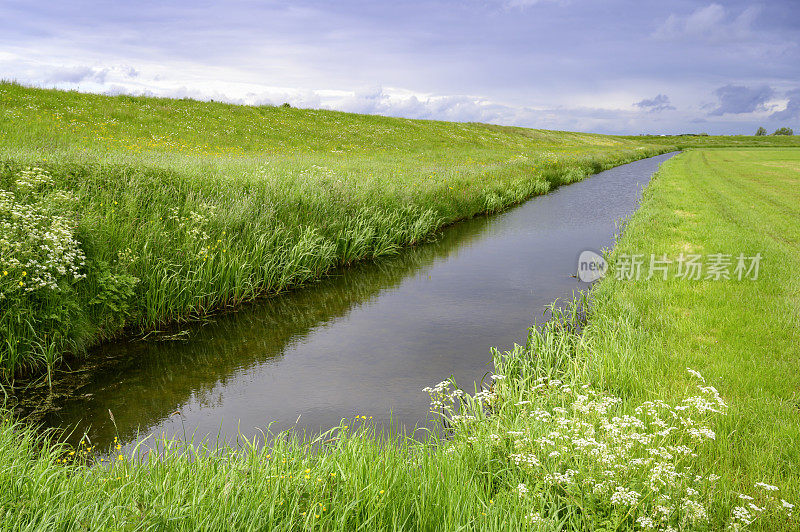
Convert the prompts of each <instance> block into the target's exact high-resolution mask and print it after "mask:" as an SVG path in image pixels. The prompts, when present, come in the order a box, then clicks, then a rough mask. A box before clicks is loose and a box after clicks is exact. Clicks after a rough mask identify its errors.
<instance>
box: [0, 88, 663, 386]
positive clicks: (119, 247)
mask: <svg viewBox="0 0 800 532" xmlns="http://www.w3.org/2000/svg"><path fill="white" fill-rule="evenodd" d="M0 101H1V102H2V105H0V189H2V190H5V191H10V192H11V193H12V200H9V201H10V202H11V203H8V201H7V202H6V204H5V207H2V208H0V218H2V217H3V216H9V215H8V212H5V213H4V212H2V211H4V210H6V209H9V212H10V209H11V208H12V206H13V204H14V202H17V205H18V206H19V205H22V211H25V212H37V213H40V214H41V213H43V214H44V217H45V219H48V217H52V216H54V215H58V216H61V217H62V218H63V224H62V225H64V226H69V227H70V228H71V229H70V231H72V232H73V233H74V235H73V236H74V237H75V238H76V239H77V241H78V242H79V243H80V248H81V249H82V251H83V252H84V253H85V254H86V265H85V267H81V272H82V273H85V274H86V275H87V277H86V278H85V279H82V280H80V281H78V282H75V283H70V282H67V281H68V279H65V278H64V276H63V275H62V276H60V278H59V280H58V286H59V287H60V289H59V291H57V292H56V291H48V290H47V289H37V290H33V291H25V290H26V289H27V288H30V287H31V284H32V282H33V279H32V278H33V277H35V276H34V275H30V274H29V272H28V271H27V270H30V269H31V267H28V268H26V267H25V266H24V264H22V265H20V264H12V263H10V262H9V261H8V260H5V262H3V264H1V265H0V266H2V267H3V269H4V271H7V272H8V274H7V275H4V276H0V287H2V293H3V295H4V296H8V297H6V298H5V299H0V330H2V331H3V333H4V337H5V338H6V341H5V342H3V343H2V344H0V370H2V371H3V373H4V374H5V378H8V377H9V376H10V375H13V373H14V372H15V371H17V372H18V371H20V370H26V369H27V370H39V369H41V368H43V367H45V366H47V367H51V366H53V365H54V364H55V363H57V361H58V359H59V357H60V354H61V353H62V352H64V351H73V352H77V353H79V352H81V351H82V350H83V349H84V348H85V347H86V346H88V345H90V344H92V343H94V342H97V341H99V340H102V339H103V338H108V337H111V336H114V335H116V334H119V332H120V331H121V330H122V328H123V327H126V326H127V327H130V328H132V329H133V330H136V329H149V328H153V327H156V326H158V325H160V324H163V323H165V322H170V321H176V320H183V319H187V318H191V317H193V316H196V315H199V314H203V313H206V312H208V311H211V310H213V309H215V308H218V307H221V306H229V305H235V304H236V303H238V302H240V301H243V300H247V299H251V298H253V297H256V296H258V295H261V294H265V293H266V294H268V293H274V292H277V291H280V290H283V289H286V288H288V287H293V286H297V285H300V284H303V283H305V282H308V281H311V280H313V279H316V278H318V277H319V276H321V275H323V274H324V272H326V271H327V270H328V269H330V268H331V267H334V266H336V265H338V264H343V263H349V262H351V261H354V260H359V259H363V258H368V257H377V256H382V255H387V254H392V253H395V252H396V251H397V250H398V249H399V248H400V247H402V246H405V245H409V244H414V243H416V242H419V241H420V240H424V239H425V238H428V237H429V236H430V235H431V234H432V233H433V232H435V231H436V230H437V229H438V228H439V227H441V226H442V225H443V224H447V223H452V222H454V221H457V220H459V219H462V218H465V217H469V216H473V215H475V214H478V213H484V212H494V211H497V210H500V209H503V208H505V207H507V206H509V205H511V204H513V203H517V202H519V201H522V200H524V199H525V198H527V197H529V196H531V195H534V194H541V193H545V192H547V191H548V190H550V189H552V188H553V187H556V186H559V185H561V184H564V183H569V182H573V181H576V180H579V179H582V178H583V177H585V176H586V175H588V174H590V173H593V172H597V171H599V170H602V169H605V168H608V167H610V166H614V165H617V164H621V163H624V162H627V161H630V160H634V159H637V158H641V157H644V156H646V155H653V154H655V153H658V152H661V151H665V150H667V149H668V147H666V146H661V145H659V146H651V145H648V144H646V143H642V142H640V141H639V140H626V139H620V138H616V137H607V136H602V135H590V134H580V133H567V132H554V131H541V130H531V129H522V128H508V127H499V126H488V125H482V124H458V123H447V122H433V121H414V120H404V119H396V118H386V117H379V116H364V115H352V114H346V113H338V112H329V111H313V110H297V109H291V108H289V109H287V108H276V107H247V106H234V105H225V104H220V103H213V102H210V103H204V102H197V101H190V100H185V101H184V100H167V99H154V98H133V97H127V96H120V97H106V96H97V95H89V94H80V93H73V92H61V91H45V90H39V89H30V88H24V87H20V86H18V85H13V84H0ZM33 165H36V166H38V167H41V168H43V169H44V171H45V172H43V173H42V172H40V173H39V174H41V175H39V176H38V177H36V179H39V180H43V179H44V180H52V183H50V184H44V185H41V186H39V187H38V188H34V190H32V191H31V190H27V189H25V190H23V189H22V188H21V186H20V184H19V183H20V175H21V174H20V173H21V172H22V171H23V170H24V169H25V168H26V167H29V166H33ZM48 176H49V177H48ZM59 191H60V193H59ZM65 197H66V199H65ZM9 205H11V206H9ZM0 221H2V220H0ZM46 223H47V222H46V221H45V222H42V224H45V225H46ZM42 224H40V225H42ZM72 228H74V230H73V229H72ZM40 229H41V231H38V232H37V231H34V230H31V229H30V228H24V229H20V230H19V231H18V234H17V235H15V236H13V237H9V239H7V240H6V241H3V242H0V247H2V248H3V255H2V256H3V257H4V259H8V258H9V257H12V258H13V257H14V255H15V253H16V254H17V255H20V254H21V253H22V252H21V251H19V249H17V250H16V251H13V252H10V251H9V249H12V248H13V247H14V246H17V247H18V248H19V243H20V242H23V244H22V247H23V248H25V249H23V251H25V252H27V253H29V255H31V254H32V255H33V258H31V257H30V256H29V257H27V258H25V259H24V260H22V259H20V260H21V261H22V262H23V263H25V261H28V260H37V261H38V262H39V263H48V260H45V259H42V258H41V257H40V256H37V253H38V251H37V250H40V249H42V247H43V246H42V242H43V238H44V237H43V236H41V235H39V233H41V234H44V233H46V229H47V228H46V227H41V228H40ZM31 235H34V236H31ZM36 235H39V236H36ZM26 246H27V247H26ZM59 246H60V244H57V245H56V247H59ZM51 247H52V246H51ZM26 250H27V251H26ZM50 262H52V261H50ZM51 269H52V268H51Z"/></svg>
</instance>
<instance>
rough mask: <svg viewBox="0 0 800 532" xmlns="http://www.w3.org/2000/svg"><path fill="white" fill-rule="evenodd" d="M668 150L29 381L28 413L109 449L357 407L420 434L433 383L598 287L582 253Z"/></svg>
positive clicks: (459, 372)
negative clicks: (167, 336) (584, 273)
mask: <svg viewBox="0 0 800 532" xmlns="http://www.w3.org/2000/svg"><path fill="white" fill-rule="evenodd" d="M670 156H671V154H667V155H661V156H658V157H653V158H651V159H645V160H641V161H637V162H634V163H630V164H627V165H624V166H620V167H617V168H614V169H611V170H608V171H606V172H602V173H600V174H597V175H595V176H592V177H590V178H589V179H586V180H584V181H582V182H580V183H575V184H573V185H569V186H566V187H562V188H560V189H558V190H556V191H554V192H552V193H550V194H547V195H545V196H540V197H536V198H533V199H531V200H530V201H528V202H526V203H524V204H523V205H520V206H518V207H516V208H514V209H512V210H510V211H507V212H505V213H502V214H499V215H495V216H491V217H478V218H474V219H472V220H469V221H465V222H462V223H459V224H456V225H454V226H451V227H449V228H447V229H446V230H445V231H444V232H443V234H442V235H441V236H440V237H439V238H438V240H437V241H436V242H433V243H430V244H425V245H421V246H417V247H415V248H411V249H408V250H405V251H403V252H402V253H401V254H400V255H398V256H396V257H394V258H391V259H388V260H382V261H380V262H377V263H364V264H358V265H356V266H353V267H350V268H342V269H340V270H337V271H336V272H334V274H333V275H332V276H331V277H329V278H326V279H324V280H322V281H321V282H319V283H317V284H314V285H312V286H310V287H307V288H305V289H302V290H297V291H294V292H289V293H286V294H283V295H280V296H277V297H272V298H269V299H265V300H262V301H259V302H258V303H255V304H252V305H248V306H246V307H245V308H243V309H241V310H240V311H238V312H235V313H230V314H225V315H218V316H215V317H213V318H212V319H210V320H208V321H206V322H204V323H202V324H195V325H192V326H189V327H187V328H186V329H185V331H184V332H183V334H182V335H178V337H177V338H181V339H178V340H172V341H154V340H147V341H127V342H116V343H110V344H107V345H104V346H102V347H100V348H98V349H97V350H96V352H94V353H93V354H92V357H91V360H92V362H91V364H86V365H85V366H83V367H80V368H76V370H75V372H73V373H71V374H68V375H66V376H64V377H62V378H61V380H60V382H58V383H56V385H55V386H54V389H53V393H49V392H46V391H44V390H39V391H36V392H30V391H29V392H26V393H27V397H23V404H22V408H21V410H22V411H23V412H28V413H30V412H31V407H32V405H33V406H35V407H36V410H37V412H36V413H37V418H38V419H39V420H41V421H43V422H44V423H45V425H48V426H60V427H76V428H77V430H76V431H75V433H74V438H76V437H78V436H80V435H82V434H84V433H87V434H88V435H89V437H90V438H91V440H92V441H93V442H95V443H97V444H98V445H99V446H100V447H101V448H102V447H104V446H107V445H108V444H109V443H110V441H111V440H112V439H113V437H114V436H115V435H119V437H120V439H121V440H122V441H123V442H130V441H132V440H134V439H136V438H137V434H138V435H144V434H148V433H156V434H161V433H166V434H167V435H178V436H183V435H184V434H186V435H191V434H195V437H196V438H197V437H200V436H205V435H211V436H212V438H214V439H215V438H216V437H217V436H218V435H221V436H222V437H224V438H227V439H230V438H231V437H234V436H235V435H236V434H237V433H238V432H239V431H241V433H242V434H245V435H253V434H257V433H258V430H257V429H258V428H261V429H265V428H266V427H267V425H269V424H270V423H271V422H272V423H273V425H272V430H273V431H277V430H283V429H287V428H291V427H298V428H302V429H308V430H319V429H325V428H328V427H330V426H332V425H335V424H338V423H339V421H340V420H341V419H342V418H348V417H352V416H354V415H366V416H367V417H369V416H372V417H373V421H376V422H378V423H381V424H386V423H387V422H388V420H389V418H390V416H391V418H392V420H393V421H394V422H395V423H398V424H402V425H403V426H404V427H406V428H407V429H409V430H412V429H413V428H414V427H415V426H417V425H423V424H424V423H425V420H426V418H427V409H428V397H427V395H426V394H424V393H423V392H422V391H421V390H422V388H423V387H425V386H429V385H431V384H435V383H436V382H438V381H440V380H443V379H446V378H448V377H449V376H451V375H452V376H454V377H455V378H456V380H457V381H458V382H459V383H460V384H461V385H462V386H463V387H464V388H465V389H468V390H472V389H474V384H473V383H474V382H475V381H480V380H481V378H482V377H483V376H484V375H485V374H486V373H487V372H488V371H490V369H491V368H490V365H489V362H490V358H489V349H490V348H491V347H492V346H496V347H498V348H501V349H503V348H505V349H507V348H510V347H512V346H513V344H514V343H515V342H518V343H523V342H524V341H525V338H526V330H527V328H528V327H529V326H530V325H531V324H532V323H533V321H534V320H535V319H541V316H542V312H543V310H544V308H545V306H546V305H547V304H549V303H551V302H552V301H553V300H555V299H556V298H564V297H570V296H571V295H572V293H573V291H575V290H581V289H585V288H586V287H587V286H586V285H585V284H584V283H581V282H579V281H578V280H577V279H576V278H575V277H574V274H575V271H576V265H577V258H578V255H579V254H580V253H581V251H584V250H587V249H590V250H594V251H600V250H601V249H602V248H603V247H607V246H611V245H612V243H613V236H614V234H615V233H616V231H617V223H618V222H619V220H621V219H623V218H625V217H627V216H629V215H630V214H631V213H632V212H633V211H634V210H635V208H636V206H637V203H638V199H639V197H640V193H641V189H642V187H643V186H645V185H646V184H647V182H648V181H649V179H650V176H651V175H652V173H653V172H654V171H655V170H656V169H657V167H658V166H659V165H660V164H661V163H662V162H663V161H665V160H666V159H667V158H669V157H670ZM162 340H163V338H162ZM23 395H25V394H23ZM109 411H110V412H112V413H113V418H114V420H113V422H112V420H111V416H110V415H109ZM298 418H299V419H298ZM74 438H73V439H74Z"/></svg>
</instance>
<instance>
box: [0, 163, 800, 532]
mask: <svg viewBox="0 0 800 532" xmlns="http://www.w3.org/2000/svg"><path fill="white" fill-rule="evenodd" d="M798 165H800V151H799V150H697V151H690V152H687V153H684V154H682V155H680V156H678V157H676V158H673V159H671V160H670V161H668V162H667V163H666V164H665V165H664V166H663V167H662V170H661V171H660V172H659V173H658V174H657V176H656V177H655V178H654V179H653V181H652V183H651V185H650V187H649V188H648V189H647V191H646V193H645V197H644V199H643V203H642V207H641V209H640V210H639V211H638V212H637V213H636V214H635V216H634V217H633V218H632V220H631V221H630V223H629V224H628V226H627V228H626V231H625V233H624V236H623V237H622V239H621V241H620V242H619V243H618V245H617V246H616V248H615V250H614V252H613V255H612V256H611V258H610V259H611V260H610V263H611V270H610V275H608V276H607V277H606V278H605V279H604V280H602V281H601V282H600V283H599V284H598V285H596V288H595V290H594V295H593V300H592V303H591V305H590V306H589V307H588V321H587V320H586V319H585V318H586V316H585V315H584V313H583V312H582V311H581V306H576V305H573V306H570V307H568V308H567V309H566V311H563V312H561V311H557V310H556V311H554V313H555V319H553V320H551V321H549V322H548V323H547V324H545V325H543V326H542V327H540V328H532V329H531V331H530V335H529V339H528V343H527V345H526V346H524V347H521V346H517V347H516V348H515V349H514V350H512V351H510V352H507V353H498V352H494V353H493V357H494V366H495V374H494V376H493V377H492V379H491V381H492V383H493V384H492V385H491V386H490V387H488V388H487V389H485V390H482V391H479V392H477V393H475V394H473V395H467V394H464V393H463V392H461V391H459V390H457V389H455V387H454V386H453V384H452V383H450V382H447V381H445V382H442V383H439V384H438V385H436V386H434V387H432V388H430V389H428V390H427V391H428V392H429V393H430V395H431V399H432V408H433V409H434V410H435V411H436V412H439V413H441V414H443V416H444V418H445V419H446V420H447V429H446V435H447V437H446V438H444V439H441V440H435V439H432V440H430V441H427V442H421V443H420V442H409V441H404V440H393V441H388V442H387V441H383V440H382V439H381V437H379V436H376V434H375V433H374V431H373V430H372V428H371V427H370V426H369V420H368V419H355V420H344V421H343V422H342V423H341V425H340V426H339V427H336V428H334V429H333V430H332V431H331V432H330V433H327V434H324V435H322V436H319V437H318V438H316V439H314V440H312V441H301V440H298V439H297V437H293V436H287V437H286V438H279V439H277V440H275V443H274V445H272V446H270V447H269V448H257V447H252V448H251V447H248V445H244V446H243V447H242V448H237V449H230V448H228V449H208V448H207V447H204V446H203V445H202V444H196V445H193V444H189V443H186V442H183V443H180V442H174V441H172V442H161V443H155V442H152V441H151V440H148V441H146V442H144V443H143V444H142V446H141V447H140V451H150V452H149V454H147V455H146V456H147V458H146V459H145V458H143V456H144V455H145V453H140V456H142V458H140V459H132V458H130V457H126V456H114V455H112V457H111V462H110V463H109V462H108V461H107V460H105V459H104V460H103V461H96V460H94V459H93V458H92V456H93V455H94V451H93V450H91V449H89V445H88V444H87V445H83V446H81V447H79V449H69V448H66V447H63V446H57V445H53V444H52V443H50V442H47V441H45V440H43V439H42V437H41V436H35V434H34V433H33V432H32V431H31V430H30V429H28V428H26V427H24V426H23V425H21V424H19V423H17V422H14V421H13V420H10V419H5V420H3V421H2V423H1V424H0V488H2V489H0V508H2V509H3V513H2V514H0V523H2V525H3V526H4V528H7V529H10V530H26V529H27V530H37V529H41V528H46V527H49V528H57V529H64V530H70V529H76V530H77V529H115V530H117V529H120V530H230V529H237V530H297V529H312V530H317V529H318V530H397V529H408V530H557V529H564V530H653V529H655V530H725V529H729V528H733V529H760V530H796V529H797V525H798V522H797V516H796V515H795V514H794V511H793V510H794V508H793V507H792V503H793V502H796V501H797V499H798V497H797V495H798V478H799V477H798V474H797V473H798V471H797V465H796V464H797V463H798V461H797V459H796V452H797V445H798V441H800V439H798V438H797V430H798V429H797V426H796V423H793V420H796V405H795V404H794V400H795V399H794V396H793V393H794V391H795V390H796V389H797V379H798V374H797V372H796V371H794V370H793V369H792V368H795V367H796V361H797V354H798V353H797V346H798V345H800V343H798V342H797V334H798V333H797V330H798V329H797V321H798V306H797V305H798V299H797V293H798V290H797V288H798V285H797V280H796V278H793V272H794V271H797V267H798V266H800V264H798V261H800V253H799V252H798V246H797V243H798V237H800V234H798V229H797V228H796V224H795V223H794V222H795V220H796V219H797V214H798V213H797V209H798V205H800V203H798V201H797V199H798V198H797V187H796V185H797V181H798V179H800V175H799V174H800V166H798ZM681 252H683V253H684V254H690V253H691V254H699V255H703V256H704V255H705V254H710V253H719V254H723V255H728V254H729V255H732V256H738V255H739V254H740V253H741V254H745V255H747V256H753V255H755V254H757V253H761V255H762V256H763V258H762V261H763V262H762V263H761V269H760V272H759V276H758V278H757V279H751V278H748V277H747V276H745V278H743V279H742V280H739V279H738V278H736V275H735V274H734V278H733V279H720V280H713V279H705V274H704V275H703V276H702V277H701V279H698V280H694V279H685V278H683V279H677V278H675V276H674V275H673V274H674V273H676V272H675V271H674V270H669V268H676V267H677V264H675V263H673V264H671V265H668V270H667V272H666V273H667V275H666V276H667V279H666V280H664V279H663V277H662V276H661V274H659V275H655V276H653V277H651V278H650V279H649V280H648V279H644V278H640V279H635V278H631V279H627V278H620V279H617V276H616V274H617V272H620V271H622V269H623V265H624V264H625V257H626V256H631V255H640V254H650V253H653V254H656V255H658V256H659V257H660V256H661V255H662V254H666V255H667V256H668V257H674V256H675V255H676V254H677V255H679V254H680V253H681ZM733 271H734V270H733V268H732V269H731V272H733ZM583 308H587V307H585V306H584V307H583ZM579 329H580V330H582V332H579ZM687 367H688V368H690V369H691V371H687ZM113 451H114V449H112V452H113Z"/></svg>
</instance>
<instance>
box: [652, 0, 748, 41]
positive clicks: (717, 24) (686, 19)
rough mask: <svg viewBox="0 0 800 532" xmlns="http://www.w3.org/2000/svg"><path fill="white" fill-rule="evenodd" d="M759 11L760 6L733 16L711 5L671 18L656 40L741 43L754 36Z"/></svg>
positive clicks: (721, 8) (662, 27) (719, 6)
mask: <svg viewBox="0 0 800 532" xmlns="http://www.w3.org/2000/svg"><path fill="white" fill-rule="evenodd" d="M760 12H761V8H760V7H759V6H750V7H748V8H746V9H745V10H744V11H742V12H741V13H740V14H739V15H738V16H735V17H731V16H729V14H728V12H727V11H726V9H725V8H724V7H723V6H721V5H720V4H716V3H712V4H709V5H707V6H705V7H701V8H698V9H696V10H695V11H693V12H692V13H691V14H689V15H686V16H680V15H675V14H672V15H670V16H669V17H668V18H667V20H666V21H665V22H664V23H663V24H662V25H661V26H660V27H659V28H658V29H657V30H656V31H655V33H653V37H655V38H657V39H661V40H675V39H687V38H688V39H700V40H708V41H717V42H720V41H733V40H742V39H746V38H749V37H751V36H752V34H753V32H752V25H753V22H754V21H755V19H756V17H757V16H758V14H759V13H760Z"/></svg>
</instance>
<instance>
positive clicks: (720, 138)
mask: <svg viewBox="0 0 800 532" xmlns="http://www.w3.org/2000/svg"><path fill="white" fill-rule="evenodd" d="M621 138H625V139H628V140H637V139H638V140H639V142H647V143H649V144H661V145H666V146H676V147H677V148H678V149H681V150H682V149H685V148H753V147H761V148H777V147H784V148H800V135H762V136H756V135H666V136H663V137H662V136H660V135H638V136H626V137H621Z"/></svg>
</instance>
